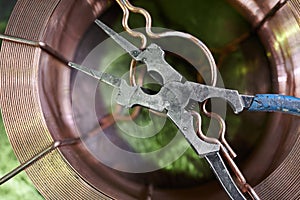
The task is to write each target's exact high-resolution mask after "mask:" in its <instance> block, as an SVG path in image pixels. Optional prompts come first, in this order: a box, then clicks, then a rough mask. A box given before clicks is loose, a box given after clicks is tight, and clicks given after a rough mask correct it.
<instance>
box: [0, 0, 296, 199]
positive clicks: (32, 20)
mask: <svg viewBox="0 0 300 200" xmlns="http://www.w3.org/2000/svg"><path fill="white" fill-rule="evenodd" d="M230 2H231V3H232V4H233V5H234V6H236V7H237V9H239V10H241V12H242V13H243V14H244V15H245V17H246V18H247V19H248V20H249V21H250V22H251V23H252V25H253V26H254V27H255V26H257V25H258V24H259V23H260V22H261V21H262V20H263V18H264V16H265V15H266V13H268V12H269V11H270V10H271V8H273V7H274V5H275V4H276V3H277V1H272V0H269V1H263V2H262V1H258V0H257V1H242V0H231V1H230ZM107 4H109V2H108V1H100V0H99V1H96V0H95V1H74V2H73V1H68V0H61V1H59V0H50V1H38V0H20V1H18V3H17V5H16V7H15V9H14V12H13V14H12V16H11V19H10V21H9V25H8V28H7V30H6V33H7V34H9V35H14V36H18V37H23V38H27V39H32V40H39V41H44V42H46V43H47V44H49V45H51V46H52V47H53V48H54V49H57V50H58V51H59V52H61V53H62V54H63V55H64V56H65V57H67V58H69V59H70V60H72V59H73V57H74V55H75V53H76V48H77V46H78V45H79V42H80V39H81V37H82V36H83V35H84V33H85V31H86V30H87V29H88V27H89V25H90V24H91V23H92V21H93V20H94V19H95V18H96V17H97V16H99V15H100V14H101V13H102V12H103V11H104V10H105V8H106V6H107ZM78 13H80V15H84V16H85V18H84V19H78ZM78 21H80V23H78ZM299 30H300V29H299V3H298V2H297V1H295V0H294V1H293V0H291V1H289V2H288V3H287V4H286V5H285V6H283V7H282V8H281V9H280V10H279V11H278V12H276V14H275V16H273V17H272V18H271V19H269V20H268V21H267V22H266V23H264V24H263V25H262V26H261V27H260V29H259V30H258V35H259V36H260V39H261V41H262V42H263V44H264V47H265V49H266V51H267V54H268V57H269V60H270V62H271V65H272V70H273V80H272V81H273V85H275V90H276V91H277V92H278V93H281V94H287V95H294V96H300V89H299V88H300V85H299V84H300V79H299V78H297V77H298V76H299V75H298V74H297V73H298V70H299V69H298V68H299V66H298V62H299V61H298V57H299V56H298V54H299V52H298V51H299V50H298V40H299V39H297V38H300V37H299V34H300V32H299ZM62 41H63V42H62ZM0 55H1V59H0V66H1V108H2V112H3V119H4V122H5V126H6V130H7V134H8V136H9V138H10V140H11V143H12V146H13V149H14V151H15V153H16V155H17V157H18V158H19V160H20V161H21V162H25V161H26V160H27V159H29V158H30V157H32V156H34V155H35V154H37V153H38V152H40V151H41V150H43V149H44V148H45V147H47V146H49V145H50V144H51V143H52V142H53V141H54V140H60V139H64V138H70V137H74V136H76V131H75V130H74V122H73V120H72V118H71V116H72V113H71V109H70V107H71V102H70V101H69V95H70V94H69V93H68V92H66V91H68V88H70V82H69V80H70V76H71V70H70V69H68V68H66V67H64V66H63V65H62V64H61V63H60V62H58V61H57V60H55V59H54V58H53V57H51V56H50V55H48V54H47V53H45V52H43V51H41V50H40V49H39V48H34V47H28V46H26V45H21V44H16V43H10V42H3V46H2V50H1V54H0ZM53 82H55V83H57V84H53ZM49 93H51V94H55V95H49ZM267 131H268V133H267V134H266V137H265V138H264V140H263V141H262V143H263V144H261V145H260V146H259V148H258V149H257V150H256V152H255V153H254V154H253V155H252V156H251V158H249V162H247V166H246V167H245V169H244V172H245V176H246V177H250V178H251V182H253V183H257V185H256V187H255V190H256V191H257V193H258V194H259V196H260V197H261V198H262V199H297V198H299V196H300V194H299V188H300V182H299V181H298V180H300V177H299V176H300V174H299V168H300V166H299V164H298V163H299V159H300V158H299V156H297V152H299V151H300V150H299V148H300V141H299V120H297V119H296V118H295V117H291V116H285V115H280V114H276V115H273V116H272V118H271V119H270V122H269V126H268V130H267ZM79 158H80V159H79ZM258 163H259V164H258ZM257 165H259V167H257ZM287 169H288V170H287ZM26 172H27V173H28V175H29V177H30V178H31V179H32V181H33V182H34V184H35V185H36V187H37V188H38V190H39V191H40V192H41V194H42V195H43V196H44V197H45V198H46V199H99V198H104V199H105V198H116V199H142V198H146V197H147V196H148V193H149V188H147V187H146V186H144V185H141V184H138V183H136V182H133V181H130V180H128V179H126V178H125V177H124V176H120V175H119V174H118V173H117V172H115V171H113V170H111V169H109V168H107V167H105V166H103V165H101V164H100V163H99V162H98V161H97V160H95V159H93V158H92V157H90V156H89V154H88V152H87V151H86V150H85V148H84V146H83V145H82V144H77V145H72V146H65V147H61V148H59V150H55V151H53V152H52V153H51V154H48V155H47V156H45V157H44V158H42V159H41V160H39V161H38V162H37V163H35V164H34V165H33V166H31V167H30V168H28V169H27V170H26ZM255 174H258V176H256V177H255V176H254V175H255ZM217 184H218V183H209V184H207V185H204V186H199V187H197V188H192V189H191V188H188V189H176V190H163V189H161V190H159V189H157V190H154V191H152V194H151V196H152V198H153V199H162V198H163V199H181V198H182V197H185V198H190V199H193V198H199V195H201V197H203V198H204V199H209V198H211V199H215V198H220V197H224V193H223V192H222V191H220V192H216V193H215V194H214V195H212V194H211V193H210V192H209V191H210V190H209V189H208V188H211V187H217V186H216V185H217ZM219 190H221V189H219Z"/></svg>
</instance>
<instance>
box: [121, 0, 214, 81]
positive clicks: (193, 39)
mask: <svg viewBox="0 0 300 200" xmlns="http://www.w3.org/2000/svg"><path fill="white" fill-rule="evenodd" d="M117 1H118V2H119V1H120V0H117ZM122 3H123V6H126V7H127V9H129V10H130V11H131V12H133V13H139V14H141V15H143V16H144V18H145V20H146V27H145V28H146V33H147V35H148V36H149V37H151V38H156V39H157V38H163V37H181V38H185V39H188V40H190V41H191V42H193V43H194V44H196V45H197V46H198V47H199V48H200V49H201V50H202V51H204V52H205V54H206V55H207V56H208V59H209V65H210V70H211V85H212V86H216V83H217V66H216V64H215V62H214V58H213V57H212V55H211V53H210V50H209V49H208V48H207V47H206V46H205V45H204V44H203V43H202V42H201V41H200V40H199V39H198V38H196V37H195V36H193V35H191V34H188V33H183V32H179V31H166V32H163V33H153V32H152V18H151V15H150V14H149V12H148V11H146V10H145V9H143V8H140V7H135V6H133V5H132V4H130V2H129V1H128V0H122ZM127 20H128V19H127Z"/></svg>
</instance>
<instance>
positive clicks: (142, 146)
mask: <svg viewBox="0 0 300 200" xmlns="http://www.w3.org/2000/svg"><path fill="white" fill-rule="evenodd" d="M132 2H133V4H134V5H135V6H140V7H143V8H145V9H146V10H147V11H149V13H150V14H151V16H152V20H153V27H164V28H168V29H173V30H178V31H183V32H188V33H191V34H192V35H194V36H196V37H198V38H199V39H200V40H202V41H203V42H204V43H205V44H206V45H207V46H208V47H209V48H214V49H216V48H221V47H223V46H224V45H226V44H228V43H229V42H231V41H232V40H234V39H236V38H237V37H239V36H241V35H242V34H243V33H245V32H248V31H249V29H250V25H249V23H248V22H246V21H245V19H244V18H243V17H241V15H240V14H239V13H237V11H235V10H234V9H233V8H232V7H231V6H230V5H229V4H228V3H227V2H226V1H223V0H210V1H207V0H198V1H194V0H185V1H182V0H173V1H172V3H170V1H168V0H152V1H145V0H135V1H132ZM117 18H118V19H117V20H116V24H114V26H113V27H114V29H115V30H120V31H122V26H121V23H120V22H121V19H122V15H119V16H118V17H117ZM129 25H130V27H132V28H139V27H144V26H145V19H144V18H143V17H142V16H141V15H139V14H133V13H131V14H130V18H129ZM217 56H218V55H215V57H216V58H217ZM168 62H169V63H170V64H171V65H172V66H176V69H177V70H179V71H180V73H182V74H193V75H195V73H193V72H191V71H188V70H187V69H188V68H189V67H187V65H186V64H185V65H184V63H180V62H178V60H175V61H174V60H172V59H168ZM126 63H127V65H128V63H129V61H128V60H127V61H124V60H123V64H120V63H119V64H118V67H115V69H116V70H119V69H121V68H120V66H124V65H126ZM246 65H247V64H246V60H245V58H244V55H243V52H242V51H241V50H237V51H236V52H234V53H233V54H231V55H230V56H228V57H227V58H226V59H225V62H224V66H222V69H221V73H222V75H223V74H226V75H225V77H226V80H227V82H225V85H226V86H227V83H228V85H229V86H232V85H233V86H232V87H231V88H235V89H238V90H240V91H243V90H244V89H245V87H246V82H245V81H246V79H245V78H244V76H245V73H246V71H245V70H244V69H245V68H246ZM111 67H112V68H114V66H111ZM224 70H227V71H224ZM243 70H244V71H243ZM187 71H188V72H187ZM111 72H112V73H116V71H114V70H111ZM119 73H120V71H119ZM124 73H125V72H124ZM230 76H231V77H235V78H234V80H235V81H234V80H233V79H232V78H230ZM195 78H196V77H195V76H194V77H189V78H188V79H192V80H195ZM236 82H238V84H236ZM147 119H148V120H149V117H148V118H147V117H145V118H143V117H139V118H138V119H137V120H136V123H140V124H141V123H143V122H142V121H143V120H144V121H145V120H146V121H147ZM226 121H228V123H230V124H231V126H230V128H229V129H230V131H229V132H228V135H227V137H228V138H229V141H231V140H233V139H234V137H235V136H236V135H237V134H238V132H239V130H238V127H239V123H240V117H238V116H235V115H228V117H227V118H226ZM208 122H209V121H208V120H207V119H206V118H204V122H203V126H207V124H208ZM124 123H125V122H124ZM144 123H145V122H144ZM119 131H121V130H119ZM176 132H177V128H176V127H174V125H172V123H171V122H167V123H166V125H165V127H164V128H163V129H162V130H161V131H160V132H159V133H158V134H157V135H155V136H153V137H151V138H147V139H137V138H134V137H131V136H128V135H126V133H123V134H120V135H121V136H123V137H124V138H125V140H126V141H128V143H129V144H130V145H131V146H132V147H133V148H134V149H135V150H136V151H137V152H151V151H154V150H157V149H160V148H162V147H164V146H165V145H166V144H167V142H169V141H170V140H171V139H172V138H173V137H174V134H175V133H176ZM162 136H163V137H162ZM184 142H185V141H184ZM254 142H255V140H254ZM179 146H180V145H179ZM175 148H176V147H175ZM173 151H176V149H170V152H169V153H170V154H171V153H172V152H173ZM165 156H168V155H165ZM164 159H165V158H164V156H162V157H161V158H159V159H158V160H162V163H164V162H163V160H164ZM159 163H160V162H158V164H159ZM163 170H164V171H166V172H167V173H169V174H170V175H173V176H181V177H182V178H183V177H184V178H189V179H191V180H192V182H198V183H201V182H203V181H207V180H208V179H210V178H211V177H212V172H211V170H210V168H209V166H208V165H207V163H206V161H205V160H204V159H199V157H198V156H197V155H196V153H195V152H194V151H193V150H192V148H189V149H188V150H187V151H186V152H185V153H184V154H183V155H182V156H181V157H180V158H179V159H178V160H176V161H175V162H173V163H172V164H170V165H169V166H167V167H165V168H164V169H163Z"/></svg>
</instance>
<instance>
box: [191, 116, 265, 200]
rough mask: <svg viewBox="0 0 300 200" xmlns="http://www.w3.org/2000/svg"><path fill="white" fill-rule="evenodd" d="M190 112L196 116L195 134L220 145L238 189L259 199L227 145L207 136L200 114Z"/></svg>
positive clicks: (256, 199) (255, 199)
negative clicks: (203, 129) (235, 178)
mask: <svg viewBox="0 0 300 200" xmlns="http://www.w3.org/2000/svg"><path fill="white" fill-rule="evenodd" d="M191 114H192V115H193V116H194V117H195V118H196V124H197V130H196V132H197V135H198V136H199V137H200V138H201V139H202V140H204V141H205V142H208V143H213V144H218V145H220V150H221V152H222V155H223V156H224V158H225V160H226V161H227V164H228V165H229V167H230V168H231V170H232V171H233V173H234V174H235V176H236V177H237V182H238V185H239V187H240V189H241V190H242V191H243V192H244V193H245V192H247V193H249V195H250V196H251V197H252V199H254V200H259V197H258V195H257V194H256V192H255V191H254V189H253V188H252V187H251V186H250V185H249V184H248V183H247V181H246V179H245V177H244V175H243V174H242V172H241V171H240V169H239V168H238V166H237V165H236V164H235V162H234V161H233V159H232V156H231V155H230V153H229V152H228V149H227V147H226V146H225V145H224V144H223V142H220V141H219V140H218V139H216V138H212V137H208V136H206V135H205V134H204V133H203V132H202V128H201V126H202V120H201V116H200V114H199V113H198V112H196V111H191ZM220 129H224V127H223V128H222V127H220ZM220 132H223V130H221V131H220Z"/></svg>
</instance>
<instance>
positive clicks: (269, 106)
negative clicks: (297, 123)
mask: <svg viewBox="0 0 300 200" xmlns="http://www.w3.org/2000/svg"><path fill="white" fill-rule="evenodd" d="M248 110H249V111H264V112H283V113H287V114H292V115H297V116H300V98H297V97H292V96H285V95H279V94H257V95H256V96H255V97H254V99H253V101H252V103H251V105H250V107H249V108H248Z"/></svg>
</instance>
